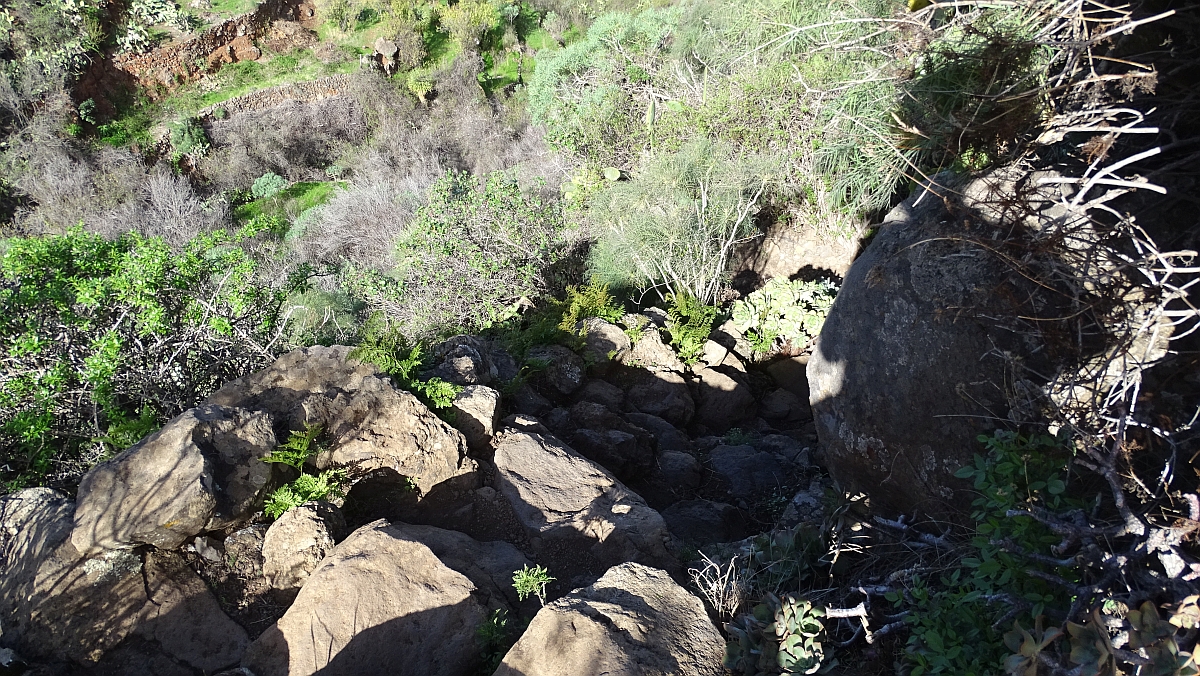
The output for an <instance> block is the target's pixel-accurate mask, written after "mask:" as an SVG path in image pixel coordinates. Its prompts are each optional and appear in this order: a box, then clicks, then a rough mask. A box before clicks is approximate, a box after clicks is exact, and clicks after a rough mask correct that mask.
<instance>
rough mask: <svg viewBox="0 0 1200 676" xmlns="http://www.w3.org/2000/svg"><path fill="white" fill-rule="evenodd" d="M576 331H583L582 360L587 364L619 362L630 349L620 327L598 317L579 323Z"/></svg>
mask: <svg viewBox="0 0 1200 676" xmlns="http://www.w3.org/2000/svg"><path fill="white" fill-rule="evenodd" d="M576 330H582V331H583V341H584V343H583V360H584V361H585V362H587V363H589V364H603V363H605V362H609V361H613V360H615V361H621V360H622V359H624V357H625V355H626V353H628V352H629V349H630V347H631V345H630V343H629V336H627V335H625V332H624V331H622V330H621V327H619V326H617V325H615V324H611V323H609V322H606V321H604V320H603V319H600V318H599V317H591V318H589V319H586V320H584V321H582V322H579V324H578V325H577V326H576Z"/></svg>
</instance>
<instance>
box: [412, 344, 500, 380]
mask: <svg viewBox="0 0 1200 676" xmlns="http://www.w3.org/2000/svg"><path fill="white" fill-rule="evenodd" d="M431 356H432V357H433V362H434V363H435V364H437V366H436V367H434V368H433V369H432V370H430V371H428V372H426V373H422V374H421V375H422V376H423V377H425V378H431V377H438V378H441V379H442V380H445V381H446V382H449V383H454V384H455V385H463V386H467V385H487V384H488V383H490V382H492V381H493V380H494V379H495V378H496V377H497V376H498V373H497V369H496V367H495V366H494V365H493V364H492V360H491V358H490V355H489V350H488V343H487V341H485V340H482V339H480V338H476V337H474V336H454V337H452V338H448V339H446V340H445V341H442V342H441V343H439V344H437V345H435V346H434V348H433V352H432V355H431Z"/></svg>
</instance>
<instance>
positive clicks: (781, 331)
mask: <svg viewBox="0 0 1200 676" xmlns="http://www.w3.org/2000/svg"><path fill="white" fill-rule="evenodd" d="M836 296H837V287H836V286H834V284H833V283H832V282H830V281H827V280H818V281H814V282H805V281H801V280H795V281H788V280H786V279H784V278H782V277H777V278H775V279H772V280H770V281H768V282H767V283H766V284H765V285H763V287H762V288H761V289H759V290H757V291H755V292H753V293H751V294H749V295H748V296H746V298H744V299H742V300H737V301H734V303H733V307H732V309H731V313H732V315H733V321H734V323H735V324H736V326H737V328H738V330H739V331H741V332H742V333H744V334H745V335H746V340H747V341H749V342H750V344H751V345H752V346H754V350H755V351H756V352H760V353H768V352H770V351H771V350H772V349H773V348H774V346H775V344H776V342H781V343H784V344H787V343H791V344H792V346H793V347H796V348H803V347H804V346H805V345H807V344H808V342H809V341H811V340H814V339H816V337H817V334H819V333H820V332H821V326H822V325H823V324H824V323H825V317H826V316H827V315H828V314H829V308H830V307H832V306H833V300H834V298H835V297H836Z"/></svg>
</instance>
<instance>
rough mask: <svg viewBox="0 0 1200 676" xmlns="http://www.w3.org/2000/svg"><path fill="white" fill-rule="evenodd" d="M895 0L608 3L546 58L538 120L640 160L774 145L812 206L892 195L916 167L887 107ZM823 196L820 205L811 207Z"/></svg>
mask: <svg viewBox="0 0 1200 676" xmlns="http://www.w3.org/2000/svg"><path fill="white" fill-rule="evenodd" d="M897 5H900V3H898V2H892V1H890V0H853V1H851V2H837V3H830V2H820V1H817V0H799V1H795V0H751V1H750V2H746V3H728V2H716V1H698V2H692V3H687V4H684V5H681V6H678V7H674V8H670V9H661V10H648V11H642V12H639V13H637V14H621V13H612V14H606V15H604V16H602V17H600V18H599V19H597V20H596V22H595V23H594V24H593V26H592V27H591V29H590V30H589V31H588V33H587V37H586V38H585V39H584V40H582V41H580V42H578V43H575V44H573V45H571V46H569V47H567V48H566V49H563V50H560V51H557V52H554V53H552V54H550V55H548V56H546V57H545V58H542V59H539V62H538V68H537V71H536V72H535V74H534V76H533V78H531V80H530V86H529V108H530V113H531V116H532V117H533V119H534V120H535V121H536V122H538V123H540V124H543V125H545V126H546V129H547V136H546V138H547V140H548V141H549V142H550V143H551V144H552V145H554V146H555V147H557V148H559V149H561V150H564V151H567V152H569V153H572V154H574V155H576V156H578V157H580V158H586V159H587V161H588V162H589V163H592V164H594V165H598V166H605V165H608V166H613V167H617V168H621V169H626V170H630V171H636V168H637V166H638V165H639V164H641V163H642V159H641V157H642V156H643V155H644V151H645V150H646V149H647V148H653V149H658V150H666V151H674V150H678V149H680V148H682V147H684V146H686V145H687V144H689V143H691V142H692V141H693V140H695V139H696V138H698V137H699V138H706V139H709V140H710V141H713V142H721V143H725V144H728V145H730V146H732V147H733V148H735V149H736V151H737V152H738V153H742V154H757V155H770V156H775V157H778V158H780V160H781V165H780V168H779V169H780V171H779V174H780V180H779V181H778V183H779V185H780V186H782V187H783V188H784V189H785V190H787V191H788V192H789V194H794V195H797V196H798V195H802V194H804V193H805V191H812V192H814V193H816V194H817V195H818V200H817V202H819V204H814V205H809V206H810V210H812V211H816V212H822V211H829V210H832V209H837V210H839V211H841V212H846V213H850V214H857V213H859V212H863V211H869V210H874V209H880V208H883V207H885V206H886V205H887V204H888V201H889V200H890V198H891V196H892V193H893V191H894V189H895V186H896V185H897V183H898V181H899V180H900V179H901V178H902V177H903V174H904V172H905V171H906V170H907V169H908V167H907V166H906V164H905V159H906V158H905V156H904V154H903V153H897V151H896V150H894V149H893V141H895V140H896V138H897V137H896V133H895V129H894V127H895V122H894V120H893V118H892V112H893V111H894V109H895V102H896V78H895V76H894V70H895V65H896V58H897V57H898V56H899V54H898V50H897V49H896V48H895V42H896V34H897V33H896V31H894V30H888V29H886V28H884V29H881V26H880V23H878V22H876V21H873V20H872V19H873V18H875V17H880V18H885V19H886V18H890V17H891V15H892V14H893V13H894V11H895V10H896V9H897V8H898V7H897ZM817 207H820V208H817Z"/></svg>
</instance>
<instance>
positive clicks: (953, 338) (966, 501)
mask: <svg viewBox="0 0 1200 676" xmlns="http://www.w3.org/2000/svg"><path fill="white" fill-rule="evenodd" d="M964 192H970V191H964ZM924 193H925V191H918V192H917V195H914V197H913V198H910V199H909V200H907V201H905V202H904V203H902V204H900V205H899V206H897V207H896V208H895V209H893V210H892V211H891V213H889V214H888V215H887V217H886V219H885V220H884V222H883V224H882V225H881V226H880V227H879V231H878V234H877V235H876V237H875V239H874V240H873V241H872V242H871V244H870V245H869V246H868V247H867V249H866V251H864V252H863V254H862V256H861V257H860V258H859V259H858V260H857V261H855V263H854V265H853V266H852V267H851V268H850V271H849V273H847V275H846V278H845V282H844V283H843V285H842V288H841V291H840V292H839V293H838V297H837V300H836V301H835V302H834V304H833V307H832V309H831V310H830V312H829V316H828V318H827V319H826V321H825V324H824V327H823V328H822V330H821V335H820V337H819V338H818V339H817V344H816V349H815V351H814V352H813V355H812V358H811V359H810V360H809V362H808V369H807V375H808V383H809V386H810V389H811V393H810V400H811V403H812V408H813V415H814V419H815V421H816V425H817V432H818V434H819V436H820V440H821V448H822V451H823V460H824V464H826V465H827V467H828V469H829V472H830V474H831V475H832V476H833V478H834V479H836V480H837V482H838V483H839V484H840V485H841V486H842V487H843V488H845V489H848V490H851V491H862V492H864V493H866V494H867V495H869V496H870V498H871V506H872V508H875V509H879V510H881V511H884V512H891V513H904V512H910V511H912V510H914V509H918V508H921V509H924V510H926V511H928V512H931V513H934V514H939V515H944V514H951V513H956V512H961V511H963V510H964V509H965V507H966V506H968V505H970V504H971V498H970V496H969V495H968V494H967V493H966V490H967V489H969V485H968V484H967V483H966V482H964V481H963V480H961V479H956V478H955V477H954V472H955V471H956V470H958V469H959V468H961V467H963V466H965V465H969V464H970V463H971V461H972V458H973V456H974V454H975V453H977V452H978V451H979V448H978V445H977V442H976V441H975V438H976V437H977V436H978V435H979V434H981V433H984V432H987V431H988V430H989V429H990V428H991V427H992V422H991V421H992V420H994V419H995V417H996V416H997V415H1004V413H1005V412H1006V411H1007V407H1006V405H1005V400H1004V396H1003V386H1004V383H1005V373H1004V370H1003V362H1002V360H1000V359H986V358H984V355H986V354H988V353H990V352H993V351H995V350H997V349H998V348H1000V349H1016V350H1017V351H1018V353H1019V352H1020V350H1019V348H1014V347H1013V346H1011V345H1009V344H1008V341H1009V340H1010V338H1007V337H1005V336H1004V335H1003V334H1002V332H996V331H989V330H988V326H987V325H986V324H985V323H984V322H983V320H981V319H980V318H979V314H980V313H979V312H976V311H969V309H979V308H985V307H988V305H989V303H990V302H992V300H993V298H1002V297H1003V294H1000V293H997V292H998V291H1000V290H1001V289H1000V288H999V287H1001V286H1002V280H1003V279H1004V278H1005V276H1006V271H1005V269H1004V264H1003V262H1002V261H1001V260H1000V258H999V257H997V256H996V255H995V254H994V253H991V252H989V251H987V250H986V249H985V248H983V247H981V246H977V245H973V244H971V243H970V242H968V241H966V239H965V238H964V237H962V234H963V230H962V229H963V228H964V227H966V226H965V225H964V218H966V216H964V214H966V213H968V211H967V210H956V211H955V212H954V213H951V212H950V211H948V208H947V200H943V199H942V198H941V197H939V196H937V195H931V194H924ZM922 194H924V199H923V200H922V201H921V203H920V205H918V204H917V203H916V200H917V197H918V196H919V195H922ZM951 199H952V198H951ZM1006 291H1007V292H1008V293H1009V295H1011V293H1012V292H1011V289H1009V290H1006ZM1022 297H1024V296H1022ZM963 310H968V311H963ZM1006 345H1008V347H1004V346H1006Z"/></svg>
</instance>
